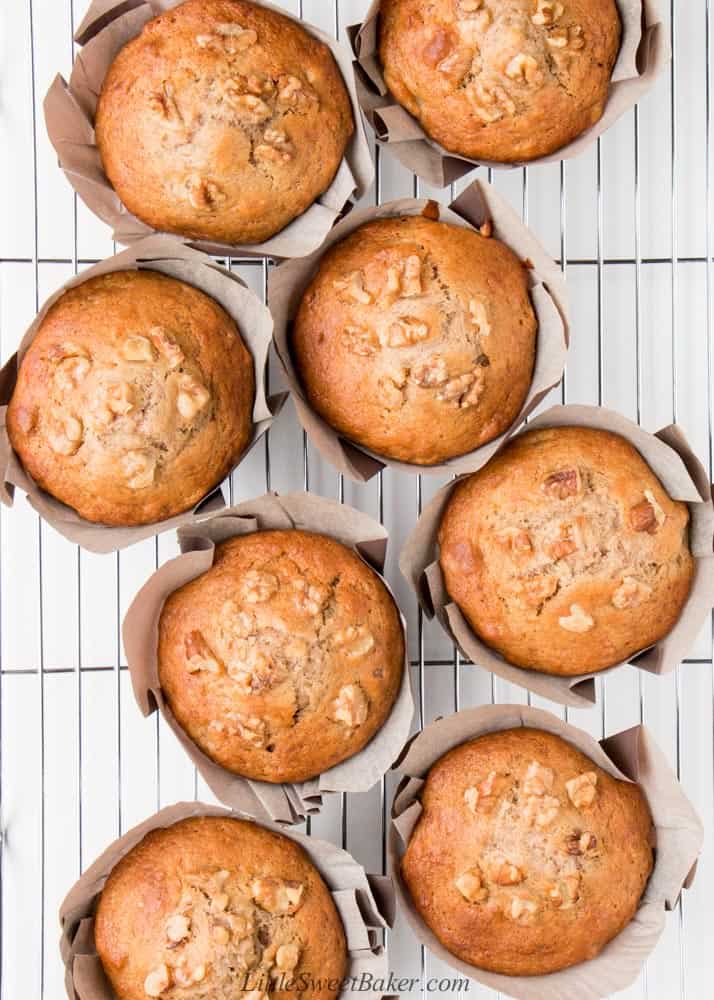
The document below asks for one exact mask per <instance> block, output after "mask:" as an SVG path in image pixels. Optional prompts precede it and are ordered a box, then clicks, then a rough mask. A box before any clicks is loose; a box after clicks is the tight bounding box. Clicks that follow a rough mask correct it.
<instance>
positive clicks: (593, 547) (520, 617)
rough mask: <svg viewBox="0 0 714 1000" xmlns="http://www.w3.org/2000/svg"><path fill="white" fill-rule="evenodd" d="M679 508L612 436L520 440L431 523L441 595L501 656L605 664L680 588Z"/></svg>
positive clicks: (649, 628) (653, 629) (623, 652)
mask: <svg viewBox="0 0 714 1000" xmlns="http://www.w3.org/2000/svg"><path fill="white" fill-rule="evenodd" d="M688 527H689V511H688V509H687V506H686V504H684V503H681V502H678V501H674V500H672V499H670V497H669V496H668V494H667V492H666V490H665V489H664V488H663V486H662V484H661V483H660V482H659V480H658V479H657V477H656V475H655V474H654V473H653V472H652V470H651V469H650V468H649V466H648V465H647V463H646V462H645V461H644V459H643V458H642V457H641V455H640V454H639V452H638V451H637V450H636V449H635V448H634V447H633V446H632V445H631V444H630V443H629V442H628V441H626V440H625V439H624V438H622V437H619V436H618V435H616V434H612V433H610V432H608V431H601V430H595V429H592V428H586V427H551V428H546V429H542V430H533V431H528V432H525V433H523V434H519V435H518V436H517V437H516V438H514V439H513V440H512V441H511V442H510V443H509V444H508V445H507V447H506V448H504V449H503V451H502V452H500V453H499V454H498V455H497V456H496V457H495V458H494V459H493V460H492V461H490V462H489V463H488V465H486V466H485V467H484V468H483V469H480V470H479V471H478V472H477V473H475V474H474V475H473V476H469V477H468V478H466V479H464V480H463V481H462V482H461V483H459V484H458V485H457V486H456V488H455V490H454V492H453V494H452V495H451V498H450V499H449V502H448V505H447V508H446V511H445V513H444V517H443V520H442V523H441V527H440V531H439V544H440V563H441V568H442V571H443V574H444V581H445V584H446V589H447V591H448V593H449V595H450V597H451V599H452V600H453V601H454V602H455V603H456V604H457V605H458V606H459V607H460V609H461V610H462V612H463V613H464V615H465V616H466V618H467V619H468V621H469V623H470V625H471V627H472V628H473V630H474V631H475V632H476V634H477V635H479V636H480V637H481V638H482V639H483V640H484V642H486V643H488V645H490V646H492V647H494V648H495V649H496V650H498V652H500V653H501V654H502V655H503V656H504V657H505V659H506V660H508V661H509V662H510V663H513V664H516V665H517V666H520V667H526V668H528V669H531V670H539V671H542V672H544V673H551V674H560V675H570V676H572V675H575V674H585V673H590V672H593V671H598V670H604V669H605V668H606V667H611V666H614V665H615V664H617V663H620V662H622V661H624V660H627V659H628V658H629V657H630V656H632V655H633V654H635V653H637V652H639V651H641V650H643V649H645V648H647V647H648V646H651V645H653V644H654V643H656V642H658V641H659V640H660V639H662V638H663V637H664V636H665V635H666V634H667V633H668V632H669V631H670V630H671V629H672V627H673V626H674V624H675V623H676V621H677V619H678V618H679V615H680V613H681V610H682V607H683V606H684V603H685V601H686V599H687V596H688V594H689V589H690V586H691V582H692V578H693V574H694V560H693V558H692V555H691V552H690V548H689V532H688Z"/></svg>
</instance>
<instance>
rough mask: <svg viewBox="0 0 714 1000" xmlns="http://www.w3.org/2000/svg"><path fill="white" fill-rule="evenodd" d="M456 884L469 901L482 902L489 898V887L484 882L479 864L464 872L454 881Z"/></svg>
mask: <svg viewBox="0 0 714 1000" xmlns="http://www.w3.org/2000/svg"><path fill="white" fill-rule="evenodd" d="M454 885H455V886H456V888H457V889H458V890H459V892H460V893H461V895H462V896H463V897H464V899H466V900H467V901H468V902H469V903H481V902H483V900H485V899H487V898H488V889H487V888H486V886H485V885H484V884H483V881H482V879H481V871H480V869H479V867H478V865H474V866H473V868H467V869H466V871H464V872H462V873H461V874H460V875H459V877H458V878H457V879H456V880H455V881H454Z"/></svg>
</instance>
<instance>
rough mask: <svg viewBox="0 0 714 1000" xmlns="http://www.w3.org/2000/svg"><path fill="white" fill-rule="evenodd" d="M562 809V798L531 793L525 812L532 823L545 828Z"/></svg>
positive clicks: (527, 819) (542, 828) (528, 820)
mask: <svg viewBox="0 0 714 1000" xmlns="http://www.w3.org/2000/svg"><path fill="white" fill-rule="evenodd" d="M559 810H560V799H556V798H555V796H554V795H539V794H536V795H531V796H530V798H528V799H526V804H525V808H524V810H523V814H524V816H525V818H526V821H527V822H528V823H530V824H531V825H534V824H535V826H537V827H538V828H539V829H541V830H544V829H545V828H546V827H547V826H550V824H551V823H552V822H553V820H554V819H555V818H556V816H557V815H558V812H559Z"/></svg>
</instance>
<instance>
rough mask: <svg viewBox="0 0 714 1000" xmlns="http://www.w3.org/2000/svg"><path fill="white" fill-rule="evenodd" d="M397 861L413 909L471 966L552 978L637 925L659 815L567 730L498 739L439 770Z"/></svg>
mask: <svg viewBox="0 0 714 1000" xmlns="http://www.w3.org/2000/svg"><path fill="white" fill-rule="evenodd" d="M421 802H422V807H423V812H422V815H421V817H420V819H419V821H418V823H417V826H416V827H415V829H414V832H413V834H412V837H411V839H410V841H409V846H408V848H407V851H406V853H405V855H404V859H403V861H402V868H401V870H402V875H403V878H404V881H405V882H406V885H407V888H408V889H409V893H410V895H411V897H412V900H413V902H414V905H415V906H416V908H417V910H418V912H419V913H420V914H421V916H422V918H423V919H424V921H425V922H426V923H427V924H428V926H429V927H430V928H431V930H432V931H433V932H434V933H435V934H436V936H437V937H438V938H439V940H440V941H441V943H442V944H443V945H444V946H445V947H446V948H447V949H448V950H449V951H450V952H451V953H452V954H454V955H456V956H457V957H458V958H460V959H462V960H463V961H465V962H468V963H469V964H471V965H475V966H478V967H479V968H482V969H487V970H489V971H492V972H500V973H503V974H505V975H513V976H534V975H544V974H546V973H549V972H555V971H557V970H558V969H564V968H566V967H568V966H571V965H575V964H577V963H579V962H584V961H587V960H588V959H591V958H594V957H595V956H596V955H597V954H598V953H599V952H600V951H601V950H602V948H603V947H604V946H605V945H606V944H607V942H608V941H610V940H611V939H612V938H614V937H615V936H616V935H617V934H619V933H620V931H621V930H623V928H624V927H625V926H626V925H627V924H628V923H629V922H630V921H631V920H632V918H633V917H634V915H635V911H636V910H637V906H638V903H639V900H640V898H641V896H642V893H643V891H644V889H645V885H646V883H647V879H648V878H649V875H650V872H651V871H652V863H653V862H652V849H651V847H650V843H649V841H650V831H651V827H652V821H651V817H650V813H649V809H648V807H647V804H646V801H645V799H644V797H643V795H642V794H641V792H640V790H639V788H638V786H637V785H634V784H629V783H625V782H622V781H616V780H615V779H613V778H612V777H610V775H608V774H607V773H606V772H605V771H603V770H602V769H601V768H599V767H597V766H596V765H595V764H593V762H592V761H591V760H589V759H588V758H587V757H585V756H584V755H583V754H581V753H580V752H579V751H578V750H576V749H575V748H574V747H573V746H571V745H570V744H569V743H567V742H565V741H564V740H562V739H561V738H560V737H557V736H553V735H551V734H550V733H546V732H543V731H541V730H535V729H512V730H505V731H503V732H499V733H491V734H489V735H486V736H481V737H479V738H478V739H475V740H472V741H471V742H469V743H464V744H462V745H461V746H459V747H457V748H456V749H454V750H452V751H450V752H449V753H447V754H446V755H445V756H444V757H442V758H441V760H439V761H438V762H437V763H436V764H435V765H434V766H433V767H432V769H431V771H430V772H429V774H428V777H427V780H426V784H425V786H424V789H423V791H422V794H421Z"/></svg>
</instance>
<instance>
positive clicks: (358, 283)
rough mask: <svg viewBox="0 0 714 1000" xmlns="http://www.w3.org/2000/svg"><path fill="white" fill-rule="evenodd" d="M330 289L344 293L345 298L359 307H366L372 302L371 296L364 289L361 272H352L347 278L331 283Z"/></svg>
mask: <svg viewBox="0 0 714 1000" xmlns="http://www.w3.org/2000/svg"><path fill="white" fill-rule="evenodd" d="M332 287H333V288H336V289H337V291H339V292H344V293H345V295H346V296H347V298H349V299H352V301H353V302H359V303H360V305H363V306H368V305H369V304H370V303H371V301H372V296H371V295H370V294H369V292H368V291H367V290H366V288H365V287H364V275H363V274H362V272H361V271H353V272H352V273H351V274H348V275H347V277H345V278H340V279H338V280H336V281H333V282H332Z"/></svg>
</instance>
